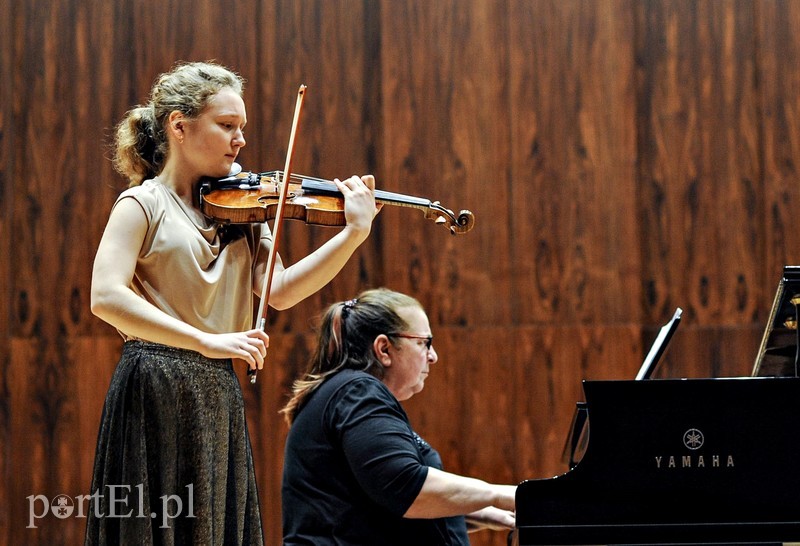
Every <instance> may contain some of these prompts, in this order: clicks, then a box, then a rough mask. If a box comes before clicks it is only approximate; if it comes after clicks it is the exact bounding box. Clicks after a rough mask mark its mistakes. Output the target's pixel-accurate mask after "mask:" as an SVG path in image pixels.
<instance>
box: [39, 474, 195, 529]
mask: <svg viewBox="0 0 800 546" xmlns="http://www.w3.org/2000/svg"><path fill="white" fill-rule="evenodd" d="M25 498H26V499H27V501H28V525H27V526H26V528H27V529H36V528H37V525H36V523H37V521H38V520H40V519H42V518H43V517H46V516H47V515H48V514H52V515H54V516H55V517H57V518H58V519H66V518H69V517H76V518H85V517H86V516H87V514H88V513H89V510H88V506H89V503H90V502H91V507H92V509H93V510H94V513H93V515H94V517H97V518H150V519H156V518H160V523H161V525H160V527H161V528H162V529H166V528H168V527H169V526H170V521H171V520H173V519H175V518H177V517H181V516H182V517H185V518H193V517H195V515H194V484H191V483H190V484H188V485H187V486H186V500H187V502H186V506H184V502H183V499H182V498H181V497H180V496H179V495H162V496H161V497H159V499H160V501H161V502H160V505H159V504H156V506H151V508H156V509H157V510H158V511H157V512H149V513H148V512H147V511H146V510H145V508H144V499H145V493H144V485H143V484H138V485H135V486H133V487H131V486H130V485H107V486H106V487H105V488H104V489H103V490H102V492H101V490H97V491H95V492H94V493H92V494H91V495H77V496H75V497H74V498H73V497H70V496H69V495H63V494H62V495H56V496H55V497H53V498H52V499H49V498H47V497H46V496H45V495H28V496H27V497H25ZM103 500H105V501H106V502H103ZM104 506H105V507H106V511H105V512H104V511H103V507H104ZM184 508H185V509H186V511H185V513H184Z"/></svg>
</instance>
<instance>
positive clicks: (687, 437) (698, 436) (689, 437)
mask: <svg viewBox="0 0 800 546" xmlns="http://www.w3.org/2000/svg"><path fill="white" fill-rule="evenodd" d="M703 441H704V438H703V433H702V432H700V431H699V430H697V429H696V428H690V429H689V430H687V431H686V432H684V434H683V445H685V446H686V447H688V448H689V449H692V450H695V449H700V448H701V447H703Z"/></svg>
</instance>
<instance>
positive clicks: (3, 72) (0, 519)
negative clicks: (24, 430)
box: [0, 0, 18, 544]
mask: <svg viewBox="0 0 800 546" xmlns="http://www.w3.org/2000/svg"><path fill="white" fill-rule="evenodd" d="M17 5H18V3H16V2H13V1H12V0H0V11H2V13H4V14H5V16H4V17H2V18H0V256H2V257H3V258H2V259H0V286H4V287H7V286H9V285H10V281H11V260H9V259H8V258H7V257H8V256H9V255H10V236H9V233H10V229H9V228H10V225H9V218H10V216H11V214H10V208H11V189H10V187H11V185H10V181H9V178H10V177H11V176H12V172H13V169H12V167H13V163H12V157H13V153H12V151H13V149H14V148H13V146H14V144H13V142H14V132H13V131H12V130H11V123H10V122H11V119H12V109H11V105H12V104H13V98H12V97H13V86H12V84H11V75H12V61H13V51H14V49H13V37H14V33H13V31H12V29H13V28H14V26H13V25H14V21H15V9H14V8H15V7H16V6H17ZM10 300H11V298H10V297H9V291H8V289H5V291H4V292H3V295H2V296H1V297H0V507H7V506H10V504H11V487H10V485H11V482H10V479H11V457H12V453H13V451H12V445H13V444H12V437H11V428H10V424H11V415H10V414H11V400H10V395H11V387H10V385H9V381H8V373H9V369H10V353H11V351H10V347H9V341H10V337H9V335H8V333H9V331H10V328H11V324H10V320H9V317H10V315H11V301H10ZM10 540H11V517H10V514H9V510H8V509H5V508H0V544H9V543H10Z"/></svg>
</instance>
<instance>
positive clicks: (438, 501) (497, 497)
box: [405, 468, 517, 518]
mask: <svg viewBox="0 0 800 546" xmlns="http://www.w3.org/2000/svg"><path fill="white" fill-rule="evenodd" d="M516 490H517V488H516V486H514V485H496V484H490V483H487V482H485V481H482V480H478V479H475V478H468V477H466V476H459V475H457V474H451V473H449V472H444V471H441V470H437V469H435V468H429V469H428V476H427V478H425V483H424V484H423V485H422V490H421V491H420V492H419V495H417V498H416V499H415V500H414V502H413V504H412V505H411V506H410V507H409V509H408V511H407V512H406V513H405V517H407V518H442V517H449V516H457V515H464V514H471V513H473V512H477V511H478V510H481V509H483V508H486V507H489V506H494V507H497V508H500V509H502V510H508V511H513V510H514V501H515V494H516Z"/></svg>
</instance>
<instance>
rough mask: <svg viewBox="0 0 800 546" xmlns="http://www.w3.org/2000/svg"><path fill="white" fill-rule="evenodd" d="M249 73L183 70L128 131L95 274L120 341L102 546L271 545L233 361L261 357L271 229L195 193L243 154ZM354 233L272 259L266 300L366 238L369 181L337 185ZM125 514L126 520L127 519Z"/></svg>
mask: <svg viewBox="0 0 800 546" xmlns="http://www.w3.org/2000/svg"><path fill="white" fill-rule="evenodd" d="M243 85H244V82H243V79H242V78H241V77H240V76H238V75H237V74H235V73H234V72H232V71H231V70H229V69H227V68H225V67H223V66H220V65H218V64H215V63H200V62H192V63H181V64H178V65H176V66H175V67H174V68H173V69H172V70H171V71H170V72H168V73H165V74H162V75H161V76H160V77H158V78H157V80H156V81H155V83H154V85H153V88H152V90H151V94H150V97H149V101H148V102H147V104H145V105H144V106H138V107H135V108H133V109H132V110H130V111H129V112H128V113H127V114H126V116H125V118H124V119H123V120H122V121H121V123H120V124H119V125H118V127H117V131H116V139H115V156H114V165H115V168H116V169H117V170H118V171H119V172H120V173H121V174H122V175H124V176H125V177H126V178H127V179H128V180H129V182H130V186H129V188H128V189H127V190H125V191H124V192H122V193H121V194H120V195H119V197H118V198H117V200H116V202H115V204H114V206H113V208H112V210H111V213H110V216H109V220H108V224H107V226H106V228H105V231H104V233H103V236H102V239H101V242H100V245H99V248H98V250H97V255H96V258H95V262H94V269H93V272H92V289H91V308H92V312H93V313H94V314H95V315H97V316H98V317H99V318H101V319H102V320H104V321H106V322H107V323H109V324H110V325H112V326H113V327H115V328H116V329H117V330H118V331H119V333H120V334H121V336H122V338H123V339H124V344H123V348H122V354H121V357H120V359H119V362H118V364H117V367H116V370H115V372H114V375H113V377H112V380H111V384H110V386H109V390H108V393H107V396H106V400H105V406H104V408H103V414H102V418H101V425H100V431H99V435H98V441H97V451H96V455H95V463H94V472H93V481H92V486H91V491H92V504H93V505H92V507H91V509H90V510H89V512H90V513H89V517H88V523H87V531H86V539H85V543H86V544H87V545H94V544H145V545H147V544H164V545H175V544H226V545H233V544H236V545H259V546H260V545H262V544H263V532H262V527H261V516H260V512H259V503H258V496H257V491H256V482H255V474H254V470H253V456H252V453H251V446H250V440H249V437H248V431H247V424H246V421H245V415H244V404H243V398H242V393H241V388H240V385H239V383H238V381H237V376H236V375H235V373H234V369H233V366H234V365H239V364H238V363H241V362H243V363H244V364H245V365H246V366H248V367H249V368H251V369H261V368H263V366H264V364H265V356H266V354H267V347H268V346H269V336H268V335H267V334H266V333H265V332H264V331H263V330H262V329H259V328H255V327H253V325H252V320H253V316H252V314H253V313H252V310H253V303H254V299H255V296H256V295H260V294H262V293H263V290H262V288H263V285H264V283H265V270H266V262H267V256H268V255H269V253H270V250H271V246H272V244H273V240H272V236H271V233H270V229H269V228H268V226H267V225H266V224H246V225H240V226H227V227H226V226H223V225H221V224H219V223H217V222H216V221H214V220H211V219H210V218H208V217H207V216H205V215H204V214H202V212H201V209H200V203H199V202H198V200H199V191H198V188H199V185H200V183H201V181H202V180H203V179H205V178H206V177H211V178H220V177H225V176H226V175H227V174H228V173H229V172H230V171H231V168H232V165H233V163H234V161H235V160H236V158H237V155H238V154H239V152H240V150H241V149H242V148H243V147H244V145H245V138H244V133H243V131H244V128H245V125H246V123H247V115H246V111H245V103H244V101H243V98H242V94H243ZM334 182H335V184H336V186H337V188H338V190H339V191H340V192H341V193H342V195H343V196H344V200H345V216H346V225H345V226H344V227H343V228H342V229H341V230H340V231H339V232H338V233H337V234H336V235H335V236H333V237H332V238H331V239H330V240H329V241H328V242H326V243H325V244H324V245H323V246H321V247H320V248H319V249H317V250H316V251H315V252H314V253H313V254H311V255H309V256H306V257H305V258H303V259H301V260H299V261H298V262H296V263H294V264H292V265H291V266H288V267H284V265H283V264H282V263H281V261H280V259H278V260H277V261H276V263H275V264H274V266H275V267H274V274H273V277H272V283H271V296H270V300H269V304H270V305H271V306H272V307H274V308H277V309H286V308H288V307H291V306H293V305H294V304H296V303H297V302H299V301H301V300H302V299H304V298H306V297H308V296H310V295H312V294H313V293H314V292H316V291H317V290H319V289H320V288H322V287H323V286H324V285H325V284H327V283H328V282H329V281H330V280H331V279H333V277H334V276H335V275H336V274H337V273H338V272H339V271H340V270H341V268H342V267H343V266H344V265H345V263H346V262H347V260H348V259H349V258H350V256H351V255H352V254H353V252H354V251H355V250H356V249H357V248H358V247H359V245H360V244H361V243H363V242H364V240H365V239H366V238H367V236H368V235H369V233H370V229H371V225H372V220H373V218H374V217H375V215H376V213H377V210H378V208H377V207H376V203H375V197H374V187H375V182H374V179H373V177H372V176H361V177H358V176H352V177H350V178H347V179H346V180H343V181H340V180H335V181H334ZM126 514H127V517H126Z"/></svg>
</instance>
